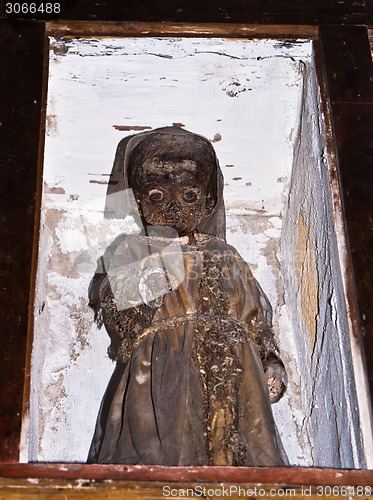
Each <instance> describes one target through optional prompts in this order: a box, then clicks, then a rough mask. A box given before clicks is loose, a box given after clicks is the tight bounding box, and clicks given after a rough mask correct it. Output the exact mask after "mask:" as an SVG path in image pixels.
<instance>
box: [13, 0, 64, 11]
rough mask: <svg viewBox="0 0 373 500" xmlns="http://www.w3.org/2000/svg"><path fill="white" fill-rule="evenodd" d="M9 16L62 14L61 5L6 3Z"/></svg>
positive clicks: (49, 3)
mask: <svg viewBox="0 0 373 500" xmlns="http://www.w3.org/2000/svg"><path fill="white" fill-rule="evenodd" d="M5 12H6V13H7V14H60V12H61V4H60V3H58V2H56V3H51V2H48V3H10V2H8V3H6V4H5Z"/></svg>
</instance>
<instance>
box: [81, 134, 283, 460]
mask: <svg viewBox="0 0 373 500" xmlns="http://www.w3.org/2000/svg"><path fill="white" fill-rule="evenodd" d="M222 186H223V178H222V174H221V171H220V168H219V165H218V162H217V159H216V155H215V152H214V149H213V147H212V145H211V144H210V142H209V141H208V140H206V139H205V138H203V137H201V136H199V135H196V134H192V133H190V132H187V131H185V130H183V129H180V128H176V127H167V128H163V129H157V130H154V131H152V132H147V133H143V134H138V135H135V136H132V137H129V138H126V139H124V140H123V141H122V142H121V143H120V145H119V146H118V150H117V156H116V160H115V162H114V168H113V172H112V176H111V181H110V185H109V189H108V194H109V195H111V194H113V193H117V194H120V193H121V192H122V191H123V193H124V192H125V190H128V189H129V188H131V189H132V190H133V193H134V195H135V199H136V203H137V206H138V210H139V212H140V215H141V217H142V222H143V224H144V226H145V232H142V233H140V234H138V235H135V236H128V235H127V236H125V235H124V236H123V237H120V238H118V239H117V240H116V242H114V244H112V245H111V247H110V248H109V249H108V251H107V255H106V262H109V264H107V265H106V269H105V268H104V267H102V268H101V269H100V270H99V272H97V273H96V275H95V277H94V279H93V280H92V283H91V289H90V300H91V305H92V307H93V308H94V309H95V311H96V319H97V321H98V322H99V323H100V321H101V324H102V322H103V323H104V324H105V327H106V330H107V331H108V333H109V335H110V337H111V338H112V345H111V350H110V352H111V355H112V357H113V358H115V359H116V360H117V367H116V369H115V371H114V374H113V377H112V379H111V381H110V383H109V385H108V388H107V391H106V394H105V396H104V398H103V401H102V404H101V409H100V413H99V416H98V420H97V425H96V431H95V435H94V438H93V441H92V445H91V450H90V453H89V457H88V461H89V462H98V463H121V464H159V465H169V466H173V465H241V466H281V465H287V458H286V455H285V452H284V450H283V447H282V444H281V442H280V439H279V436H278V432H277V429H276V425H275V423H274V420H273V416H272V411H271V399H272V401H274V400H277V399H279V398H280V397H281V395H282V393H283V391H284V388H285V385H284V384H285V383H286V374H285V370H284V367H283V365H282V363H281V361H280V359H279V357H278V354H277V351H276V346H275V344H274V340H273V335H272V331H271V324H270V323H271V319H270V316H271V308H270V305H269V303H268V300H267V298H266V297H265V295H264V294H263V292H262V290H261V288H260V286H259V284H258V283H257V282H256V281H255V279H254V278H253V276H252V274H251V271H250V269H249V267H248V265H247V264H246V262H245V261H244V260H243V259H242V258H241V257H240V255H239V254H238V252H237V251H236V250H235V248H233V247H232V246H230V245H228V244H227V243H226V242H225V211H224V202H223V196H222ZM106 215H107V216H108V217H122V216H123V214H121V212H120V209H119V208H118V206H110V204H108V205H107V208H106ZM166 226H167V227H171V228H172V229H173V230H174V231H175V232H177V235H178V236H179V238H177V239H178V244H179V245H181V257H182V258H181V265H182V266H183V269H182V271H183V273H182V280H181V282H179V283H177V286H176V287H175V286H172V283H171V281H172V276H171V277H168V278H167V280H166V281H167V284H168V288H167V290H166V291H165V292H164V293H161V294H159V293H158V294H157V293H153V292H154V289H156V288H157V283H158V282H159V277H160V275H161V274H162V273H161V271H160V269H159V268H155V267H154V265H152V263H151V260H149V259H152V258H153V257H154V256H153V255H149V245H153V248H154V245H155V246H156V245H157V243H159V241H161V240H162V239H163V240H164V239H167V235H166V234H163V233H162V231H160V232H159V234H158V235H154V234H155V233H154V231H153V232H152V233H151V232H150V231H147V229H148V230H150V229H151V228H152V229H154V228H158V229H159V228H165V227H166ZM149 234H152V235H149ZM175 248H176V247H173V244H172V242H171V243H169V244H168V246H167V252H168V253H169V255H171V256H172V252H175V254H174V256H175V259H176V251H177V250H176V249H175ZM178 248H179V249H180V246H179V247H178ZM179 253H180V252H179ZM116 256H117V257H118V258H119V259H122V260H123V262H124V261H125V262H127V263H128V262H137V263H140V265H139V266H137V268H136V269H137V270H138V271H137V273H133V275H131V276H128V277H127V278H126V279H124V281H123V279H122V282H121V286H117V287H116V285H115V283H114V282H113V280H111V281H110V280H109V279H108V273H107V267H108V265H109V267H110V261H111V260H113V261H114V260H115V258H116ZM171 262H172V259H171ZM174 262H176V260H174ZM178 262H179V264H178V265H179V267H180V260H179V261H178ZM152 266H153V267H152ZM179 271H180V269H179ZM171 274H172V273H171ZM174 275H178V272H177V270H176V271H175V273H174ZM179 276H180V273H179ZM123 283H124V284H125V285H124V286H123ZM126 283H127V285H126ZM131 287H132V288H131ZM139 287H140V288H139ZM152 287H153V288H152ZM114 288H115V290H113V289H114ZM130 289H131V290H132V291H133V289H141V290H140V292H141V293H140V295H141V297H143V298H144V300H143V302H142V303H138V304H137V305H134V306H133V307H128V306H127V307H126V308H123V307H122V308H120V307H118V300H119V302H120V301H121V299H122V298H123V297H122V298H121V295H125V294H126V293H128V294H131V293H132V292H130V291H129V290H130ZM126 300H127V299H126ZM127 304H128V301H127ZM268 379H270V381H271V384H270V389H271V397H270V394H269V391H268Z"/></svg>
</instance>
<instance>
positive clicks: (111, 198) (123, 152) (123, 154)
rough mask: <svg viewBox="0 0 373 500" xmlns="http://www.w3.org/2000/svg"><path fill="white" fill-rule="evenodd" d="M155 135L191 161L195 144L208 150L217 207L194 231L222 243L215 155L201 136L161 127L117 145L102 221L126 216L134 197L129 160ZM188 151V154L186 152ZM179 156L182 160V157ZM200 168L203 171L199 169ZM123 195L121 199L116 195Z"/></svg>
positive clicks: (221, 203) (220, 186)
mask: <svg viewBox="0 0 373 500" xmlns="http://www.w3.org/2000/svg"><path fill="white" fill-rule="evenodd" d="M152 134H154V135H156V136H157V138H158V141H159V136H160V135H164V138H165V142H167V141H170V140H172V139H176V140H177V142H178V144H180V147H181V148H183V151H185V150H186V151H188V156H189V155H190V159H191V160H194V159H195V160H197V165H198V157H197V154H198V153H195V158H194V157H193V148H191V147H190V144H191V143H193V142H195V141H197V142H198V141H200V142H204V143H205V145H207V146H208V147H209V148H211V153H212V158H213V161H214V163H215V172H216V204H215V207H214V209H213V211H212V212H211V214H210V215H208V216H206V217H205V218H204V219H203V220H202V221H201V222H200V224H199V225H198V227H197V231H198V232H199V233H205V234H209V235H213V236H216V237H218V238H219V239H223V240H225V208H224V199H223V183H224V179H223V174H222V172H221V170H220V167H219V162H218V160H217V157H216V153H215V150H214V148H213V147H212V144H211V143H210V141H208V139H206V138H205V137H202V136H201V135H198V134H194V133H192V132H188V131H187V130H184V129H182V128H180V127H175V126H173V127H163V128H158V129H154V130H152V131H150V132H144V133H141V134H136V135H131V136H129V137H126V138H125V139H123V140H121V141H120V143H119V144H118V147H117V151H116V155H115V160H114V165H113V169H112V171H111V176H110V181H109V185H108V189H107V198H106V205H105V217H107V218H116V219H118V218H119V219H120V218H124V217H125V216H126V215H128V213H129V209H128V207H130V206H131V203H132V204H133V197H132V196H131V195H130V191H128V190H129V188H130V187H131V186H130V183H129V165H130V160H131V155H132V153H133V151H134V149H135V148H136V146H138V145H139V144H140V143H141V141H143V140H144V139H145V138H149V137H151V135H152ZM189 150H190V151H189ZM181 156H183V157H185V155H184V154H181ZM199 168H202V167H201V166H200V167H199ZM121 192H122V193H123V196H121V195H120V194H119V193H121Z"/></svg>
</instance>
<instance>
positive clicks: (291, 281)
mask: <svg viewBox="0 0 373 500" xmlns="http://www.w3.org/2000/svg"><path fill="white" fill-rule="evenodd" d="M305 75H306V77H305V79H304V90H303V99H302V101H303V102H302V109H301V119H300V126H299V133H298V139H297V142H296V145H295V154H294V165H293V171H292V177H291V185H290V190H289V197H288V205H287V210H286V216H285V221H284V228H283V232H282V237H281V246H282V270H283V275H284V284H285V290H286V294H285V300H286V303H287V307H288V310H289V312H290V315H291V317H292V325H293V328H292V333H293V335H294V337H293V340H292V341H293V342H294V343H295V345H296V352H297V355H298V366H299V370H300V380H299V383H300V387H299V388H300V395H301V401H302V407H303V410H302V411H303V415H304V419H303V423H302V427H301V434H302V436H303V439H305V440H306V441H309V443H310V446H311V453H312V462H313V464H314V465H315V466H319V467H342V468H359V467H364V466H365V459H364V453H363V444H362V436H361V434H360V421H359V411H358V401H357V396H356V387H355V382H354V370H353V365H352V357H351V347H350V340H349V324H348V321H347V315H346V305H345V297H344V291H343V283H342V277H341V269H340V259H339V255H338V247H337V239H336V233H335V224H334V217H333V208H332V199H331V188H330V178H329V172H328V165H327V161H326V157H325V156H326V155H325V140H324V137H325V128H324V127H323V122H322V120H321V116H322V114H321V112H320V109H319V101H320V98H319V95H318V87H317V83H316V76H315V75H316V72H315V70H314V68H313V67H312V66H308V67H306V68H305Z"/></svg>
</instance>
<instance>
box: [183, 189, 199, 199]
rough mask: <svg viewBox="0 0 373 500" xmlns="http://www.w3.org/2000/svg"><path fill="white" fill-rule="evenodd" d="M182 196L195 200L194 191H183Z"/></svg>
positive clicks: (195, 194)
mask: <svg viewBox="0 0 373 500" xmlns="http://www.w3.org/2000/svg"><path fill="white" fill-rule="evenodd" d="M183 198H184V200H185V201H190V202H192V201H196V199H197V193H196V192H195V191H192V190H190V191H185V193H184V194H183Z"/></svg>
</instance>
